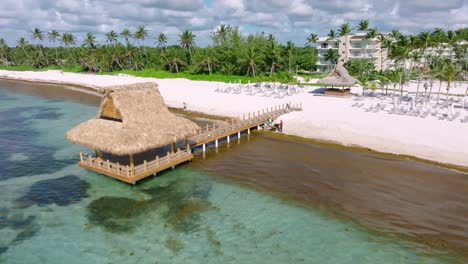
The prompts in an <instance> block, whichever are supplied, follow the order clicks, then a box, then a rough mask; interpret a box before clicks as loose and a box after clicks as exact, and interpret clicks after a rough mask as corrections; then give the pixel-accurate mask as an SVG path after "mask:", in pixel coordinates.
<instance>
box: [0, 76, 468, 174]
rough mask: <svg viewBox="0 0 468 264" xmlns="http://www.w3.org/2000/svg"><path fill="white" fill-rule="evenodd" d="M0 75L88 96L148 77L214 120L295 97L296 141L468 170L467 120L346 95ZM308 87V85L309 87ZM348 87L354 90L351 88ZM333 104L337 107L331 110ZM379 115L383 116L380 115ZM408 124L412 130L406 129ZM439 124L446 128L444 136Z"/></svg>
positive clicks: (169, 100)
mask: <svg viewBox="0 0 468 264" xmlns="http://www.w3.org/2000/svg"><path fill="white" fill-rule="evenodd" d="M38 73H39V74H38ZM34 75H36V76H34ZM0 80H5V81H13V82H22V83H29V84H37V83H40V84H44V85H49V84H50V85H54V86H61V87H64V88H66V89H69V90H74V91H77V92H84V93H90V92H91V94H94V95H99V94H98V93H96V92H95V91H99V90H100V89H102V88H105V87H106V86H111V85H115V84H128V83H137V82H145V81H153V82H156V83H157V84H158V85H159V89H160V92H161V94H162V96H163V98H164V100H165V102H166V105H168V107H170V108H172V109H173V110H174V111H176V112H177V111H179V112H180V111H181V108H182V105H183V104H184V102H185V103H187V106H188V108H187V111H184V112H186V113H189V115H194V116H197V115H202V117H205V118H206V117H208V118H210V117H213V119H215V120H225V119H226V117H229V116H238V115H241V114H243V113H248V112H253V111H257V110H259V109H262V108H266V107H271V106H273V105H278V104H282V103H287V102H289V101H293V102H296V101H298V99H299V100H300V101H301V102H302V103H303V108H304V111H302V112H294V113H290V114H288V115H284V116H282V117H281V119H282V120H283V121H284V122H285V129H284V134H283V137H284V135H288V136H291V138H290V139H293V140H295V139H297V138H296V137H298V140H299V141H302V139H305V140H306V141H307V140H308V139H310V140H312V141H315V142H318V143H321V144H323V143H325V144H330V145H335V144H336V145H339V146H341V147H346V148H357V149H362V150H367V151H372V152H376V153H381V154H391V155H395V156H399V157H402V158H409V159H413V160H418V161H422V162H426V163H431V164H433V165H437V166H443V167H447V168H451V169H456V170H461V171H464V172H467V171H468V142H467V141H466V139H465V140H463V139H464V135H466V134H468V125H464V124H461V123H453V122H452V123H448V122H444V121H438V120H424V119H414V118H411V117H407V116H395V115H388V114H385V113H382V114H380V113H379V114H370V113H365V112H364V111H361V112H357V111H359V110H362V109H355V108H352V107H351V104H352V102H353V101H352V99H351V98H330V97H324V96H314V95H313V94H311V93H312V92H313V91H309V92H307V93H306V94H300V95H293V96H291V97H289V98H288V97H287V98H285V99H284V100H283V99H273V98H264V97H252V96H247V95H233V94H224V93H216V92H214V90H215V89H216V88H217V87H219V86H221V85H226V84H223V83H219V82H207V81H190V80H187V79H154V78H140V77H132V76H122V75H118V76H111V75H107V76H100V75H88V74H72V73H63V72H60V71H47V72H9V71H0ZM105 84H108V85H105ZM70 88H72V89H70ZM315 88H316V87H315ZM461 88H463V87H461ZM308 89H314V87H309V88H308ZM353 89H354V92H356V90H357V89H356V88H353ZM358 89H359V88H358ZM357 92H359V91H358V90H357ZM306 97H307V98H306ZM301 99H302V100H301ZM304 99H307V100H304ZM339 107H342V108H343V109H337V108H339ZM340 110H342V111H340ZM356 110H357V111H356ZM317 112H320V113H317ZM363 112H364V113H363ZM321 114H323V115H321ZM348 115H349V116H348ZM382 118H384V119H385V118H386V119H388V120H382ZM412 119H413V120H412ZM387 121H388V122H387ZM390 121H391V123H393V124H389V128H390V129H385V128H383V127H379V125H382V126H385V125H386V123H390ZM413 121H414V122H413ZM392 126H393V127H392ZM444 126H446V127H445V128H444ZM412 128H413V129H414V130H416V131H410V129H412ZM443 129H446V130H447V131H446V135H444V131H443ZM389 130H390V131H389ZM400 130H402V131H400ZM405 130H406V131H405ZM383 134H386V135H383ZM301 138H302V139H301Z"/></svg>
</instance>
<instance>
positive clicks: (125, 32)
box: [120, 28, 132, 46]
mask: <svg viewBox="0 0 468 264" xmlns="http://www.w3.org/2000/svg"><path fill="white" fill-rule="evenodd" d="M120 35H121V36H122V37H123V38H124V40H125V44H126V45H127V46H128V45H130V38H131V37H132V33H131V32H130V30H128V28H124V29H123V30H122V32H120Z"/></svg>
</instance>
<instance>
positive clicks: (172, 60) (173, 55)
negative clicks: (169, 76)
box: [166, 48, 184, 73]
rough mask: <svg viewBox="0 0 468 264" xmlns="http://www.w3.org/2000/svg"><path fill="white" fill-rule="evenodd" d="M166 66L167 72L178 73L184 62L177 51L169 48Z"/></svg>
mask: <svg viewBox="0 0 468 264" xmlns="http://www.w3.org/2000/svg"><path fill="white" fill-rule="evenodd" d="M166 60H167V65H168V66H169V71H174V70H175V71H176V72H177V73H179V69H180V66H183V65H184V61H183V60H182V59H181V56H180V52H179V49H175V48H172V49H171V48H170V49H169V50H168V52H167V56H166Z"/></svg>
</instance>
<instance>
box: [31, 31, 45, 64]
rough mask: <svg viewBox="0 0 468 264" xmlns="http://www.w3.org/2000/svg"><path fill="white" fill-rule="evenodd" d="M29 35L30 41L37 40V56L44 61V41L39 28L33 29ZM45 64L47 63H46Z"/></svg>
mask: <svg viewBox="0 0 468 264" xmlns="http://www.w3.org/2000/svg"><path fill="white" fill-rule="evenodd" d="M31 34H32V36H31V39H32V40H33V41H36V40H37V41H38V42H39V45H38V49H39V55H40V56H42V58H43V59H44V60H46V58H45V56H44V52H43V50H42V41H43V40H44V33H43V32H42V31H41V30H40V29H39V28H34V29H33V30H32V32H31ZM46 64H47V61H46Z"/></svg>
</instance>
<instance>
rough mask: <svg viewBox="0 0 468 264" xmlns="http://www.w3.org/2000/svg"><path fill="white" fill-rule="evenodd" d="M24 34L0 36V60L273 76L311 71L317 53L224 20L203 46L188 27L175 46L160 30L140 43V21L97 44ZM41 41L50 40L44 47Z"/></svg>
mask: <svg viewBox="0 0 468 264" xmlns="http://www.w3.org/2000/svg"><path fill="white" fill-rule="evenodd" d="M28 37H29V38H28V39H26V38H25V37H21V38H19V39H18V41H17V43H16V46H15V47H9V46H8V45H7V44H6V42H5V40H4V39H2V38H1V39H0V64H3V65H5V66H14V65H30V66H33V67H35V68H44V67H49V68H50V67H58V68H60V67H66V68H70V67H74V68H76V67H79V69H80V70H81V71H86V72H112V71H121V70H142V69H156V70H167V71H170V72H177V73H178V72H181V71H188V72H191V73H203V74H212V73H221V74H227V75H250V76H258V75H264V76H273V75H275V74H277V73H278V72H280V73H281V72H282V73H286V74H287V73H292V72H293V71H296V70H297V69H305V70H309V71H313V70H315V61H316V55H317V53H316V49H315V48H314V47H312V46H310V45H308V46H306V47H296V46H295V45H294V43H293V42H291V41H289V42H287V43H286V45H282V44H280V43H279V42H278V41H277V40H276V39H275V37H274V36H273V35H271V34H269V35H266V34H264V33H261V34H250V35H248V36H243V35H242V34H241V33H240V32H239V29H238V27H232V26H229V25H221V26H220V27H219V28H218V29H217V30H215V31H214V32H212V34H211V38H212V44H211V45H209V46H207V47H205V48H201V47H198V46H197V45H196V35H194V34H193V32H192V31H189V30H185V31H183V32H182V33H181V34H180V35H179V36H178V44H176V45H170V46H168V45H167V43H168V37H167V36H166V35H165V34H164V33H160V34H158V35H157V36H155V37H153V40H154V45H153V46H147V45H144V42H145V40H147V39H149V38H151V36H149V33H148V30H147V28H146V27H145V26H139V27H138V28H137V29H136V31H135V32H131V31H130V30H129V29H123V30H122V31H121V32H116V31H114V30H112V31H109V32H107V33H106V34H105V43H99V42H98V41H97V39H96V36H95V35H94V34H93V33H90V32H89V33H86V35H85V36H84V38H83V41H82V42H81V43H79V42H78V40H77V37H76V36H75V35H73V34H71V33H66V32H64V33H59V32H57V31H56V30H51V31H49V32H43V31H41V30H40V29H39V28H35V29H33V30H32V31H31V33H30V36H28ZM46 42H48V43H50V44H52V45H47V46H46V45H45V44H46ZM51 46H56V47H51Z"/></svg>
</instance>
